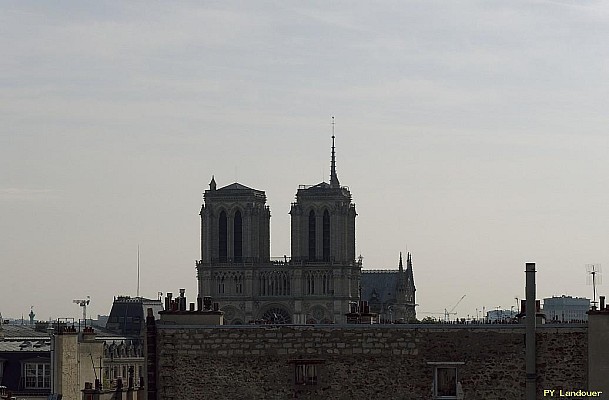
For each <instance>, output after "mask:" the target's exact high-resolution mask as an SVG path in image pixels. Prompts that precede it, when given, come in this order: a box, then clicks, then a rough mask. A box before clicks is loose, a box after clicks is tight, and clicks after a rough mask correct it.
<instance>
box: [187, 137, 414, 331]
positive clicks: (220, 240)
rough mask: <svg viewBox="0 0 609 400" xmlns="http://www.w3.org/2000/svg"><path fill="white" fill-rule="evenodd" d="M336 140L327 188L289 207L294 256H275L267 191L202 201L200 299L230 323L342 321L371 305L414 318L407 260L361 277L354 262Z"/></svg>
mask: <svg viewBox="0 0 609 400" xmlns="http://www.w3.org/2000/svg"><path fill="white" fill-rule="evenodd" d="M335 161H336V157H335V147H334V135H333V136H332V155H331V166H330V183H326V182H322V183H319V184H317V185H314V186H304V185H301V186H299V188H298V191H297V192H296V201H295V202H294V203H292V207H291V210H290V215H291V251H292V254H291V257H287V256H284V257H282V258H279V259H275V258H271V257H270V217H271V212H270V209H269V207H268V206H267V205H266V194H265V193H264V191H261V190H256V189H251V188H249V187H247V186H244V185H241V184H239V183H233V184H230V185H228V186H224V187H222V188H217V187H216V182H215V179H214V178H213V177H212V180H211V182H210V184H209V189H208V190H206V191H205V193H204V195H203V205H202V207H201V213H200V215H201V260H200V261H198V262H197V263H196V268H197V279H198V286H199V295H200V296H202V297H203V296H212V297H213V298H214V301H217V302H218V303H220V307H221V310H222V311H223V312H224V320H225V324H229V325H237V324H244V323H248V322H250V321H256V320H263V321H267V322H271V323H295V324H304V323H313V324H315V323H322V324H323V323H345V322H346V317H345V314H347V313H348V312H349V311H350V303H354V302H357V301H358V300H368V301H369V302H370V306H371V311H373V312H377V313H379V314H381V316H382V317H384V318H385V319H391V320H398V321H405V322H408V321H412V320H414V319H416V312H415V306H416V304H415V296H414V293H415V288H414V278H413V277H412V264H411V259H410V255H408V260H407V270H406V271H404V270H403V268H402V260H401V256H400V268H399V270H392V271H365V270H364V271H362V261H361V257H360V258H359V259H356V256H355V217H356V215H357V213H356V212H355V204H354V203H353V202H352V199H351V192H350V191H349V188H348V187H346V186H341V185H340V183H339V180H338V176H337V174H336V162H335Z"/></svg>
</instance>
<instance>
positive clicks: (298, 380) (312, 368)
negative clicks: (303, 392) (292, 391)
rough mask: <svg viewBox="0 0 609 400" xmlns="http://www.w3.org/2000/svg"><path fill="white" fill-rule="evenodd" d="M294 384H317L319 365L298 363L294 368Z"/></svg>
mask: <svg viewBox="0 0 609 400" xmlns="http://www.w3.org/2000/svg"><path fill="white" fill-rule="evenodd" d="M294 384H296V385H317V365H315V364H296V366H295V370H294Z"/></svg>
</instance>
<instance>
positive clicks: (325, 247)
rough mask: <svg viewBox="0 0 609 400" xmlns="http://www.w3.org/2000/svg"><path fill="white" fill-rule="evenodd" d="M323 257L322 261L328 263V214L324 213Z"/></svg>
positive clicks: (326, 211)
mask: <svg viewBox="0 0 609 400" xmlns="http://www.w3.org/2000/svg"><path fill="white" fill-rule="evenodd" d="M322 232H323V240H322V242H323V257H324V261H330V213H329V212H328V210H325V211H324V218H323V231H322Z"/></svg>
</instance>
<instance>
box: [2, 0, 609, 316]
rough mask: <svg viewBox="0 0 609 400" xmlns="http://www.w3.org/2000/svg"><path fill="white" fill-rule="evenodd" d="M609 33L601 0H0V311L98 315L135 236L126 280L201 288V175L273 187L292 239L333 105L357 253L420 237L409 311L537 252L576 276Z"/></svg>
mask: <svg viewBox="0 0 609 400" xmlns="http://www.w3.org/2000/svg"><path fill="white" fill-rule="evenodd" d="M608 37H609V4H607V3H606V2H602V1H580V0H578V1H531V0H527V1H509V2H505V1H469V2H462V1H461V2H449V1H442V2H440V1H429V0H425V1H402V0H400V1H381V2H374V3H372V2H367V1H365V2H364V1H362V2H354V1H344V2H338V1H333V2H329V1H319V2H314V1H309V2H302V1H293V2H290V1H241V2H229V1H217V2H213V1H206V2H198V1H193V2H169V1H166V2H162V1H157V2H151V1H145V2H136V1H132V2H120V1H114V2H105V1H95V2H81V1H73V2H68V1H64V2H57V1H48V2H45V1H36V2H27V1H2V2H1V3H0V48H1V49H2V55H1V56H0V89H1V90H0V121H1V122H0V171H1V173H0V267H1V276H0V299H1V300H0V312H1V313H2V315H3V316H4V317H21V314H22V313H23V314H24V315H27V314H28V313H29V311H30V306H34V312H35V313H36V318H37V319H47V318H49V317H52V318H58V317H78V316H79V315H81V310H80V308H79V307H78V306H77V305H75V304H73V303H72V300H73V299H80V298H85V297H86V296H87V295H89V296H91V299H92V301H91V305H90V307H89V315H93V316H97V314H108V313H109V311H110V307H111V304H112V298H113V296H115V295H132V296H134V295H135V294H136V286H137V280H136V278H137V272H136V266H137V246H138V244H139V245H140V249H141V271H142V276H141V284H140V285H141V294H142V295H144V296H148V297H156V294H157V292H159V291H160V292H169V291H172V292H177V291H178V289H179V288H186V290H187V292H186V294H187V296H189V297H190V298H191V300H192V301H194V297H195V296H196V287H197V286H196V275H195V260H196V259H198V258H200V254H199V249H200V237H199V232H200V219H199V215H198V213H199V211H200V207H201V202H202V196H201V194H202V192H203V191H204V190H205V189H206V188H207V187H208V186H207V185H208V183H209V181H210V179H211V176H212V174H213V175H215V179H216V181H217V183H218V186H219V187H221V186H225V185H228V184H230V183H232V182H235V181H238V182H240V183H242V184H244V185H247V186H250V187H253V188H256V189H260V190H265V191H266V194H267V198H268V204H269V206H270V208H271V213H272V218H271V240H272V245H271V253H272V255H273V256H283V255H284V254H287V255H289V252H290V238H289V232H290V220H289V215H288V212H289V209H290V203H291V202H292V201H293V200H294V195H295V193H296V190H297V188H298V185H300V184H316V183H319V182H320V181H322V180H325V181H327V180H328V179H329V165H330V145H331V139H330V136H331V125H330V121H331V116H335V117H336V145H337V169H338V177H339V179H340V181H341V184H343V185H347V186H349V187H350V189H351V193H352V195H353V200H354V202H355V203H356V207H357V212H358V217H357V253H358V254H361V255H362V256H363V257H364V268H366V269H386V268H396V267H397V262H398V256H399V252H400V251H403V252H406V251H410V252H411V253H412V259H413V264H414V274H415V283H416V287H417V303H419V307H418V315H419V317H422V316H424V315H426V313H430V312H442V311H443V310H444V308H449V309H450V308H451V307H452V306H453V305H454V304H455V303H457V301H458V300H459V298H460V297H461V296H463V295H466V298H465V299H464V300H463V301H462V302H461V304H460V305H459V306H458V307H457V309H456V311H458V313H459V316H462V317H466V316H467V315H470V316H473V315H475V314H476V309H478V310H482V307H485V308H486V309H487V310H488V309H494V308H497V307H498V306H501V307H502V308H507V309H509V308H510V306H512V305H515V304H516V302H515V300H514V298H515V297H519V298H522V297H524V280H525V277H524V265H525V262H529V261H530V262H536V263H537V268H538V273H537V282H538V285H537V289H538V298H543V297H548V296H552V295H562V294H567V295H572V296H586V297H591V296H592V287H591V286H588V285H587V284H586V269H585V265H586V264H589V263H600V264H601V265H603V263H605V264H607V263H609V245H608V244H609V225H608V223H607V222H608V221H609V175H608V173H607V171H609V157H608V155H609V154H608V149H609V135H608V134H607V129H608V127H609V113H608V112H607V110H609V97H608V92H609V46H607V38H608ZM599 289H600V292H601V294H603V293H606V292H605V288H604V286H602V285H601V286H600V287H599ZM26 318H27V317H26Z"/></svg>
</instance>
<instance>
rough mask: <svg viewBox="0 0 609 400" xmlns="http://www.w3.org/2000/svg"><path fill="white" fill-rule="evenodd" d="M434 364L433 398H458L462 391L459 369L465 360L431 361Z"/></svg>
mask: <svg viewBox="0 0 609 400" xmlns="http://www.w3.org/2000/svg"><path fill="white" fill-rule="evenodd" d="M428 364H429V365H433V366H434V372H433V396H434V397H433V398H434V399H438V400H440V399H442V400H444V399H446V400H448V399H457V398H458V397H457V396H458V395H459V394H460V393H461V388H460V385H459V380H458V375H457V369H458V366H460V365H463V364H465V363H463V362H429V363H428Z"/></svg>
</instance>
